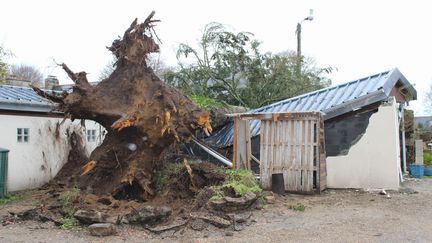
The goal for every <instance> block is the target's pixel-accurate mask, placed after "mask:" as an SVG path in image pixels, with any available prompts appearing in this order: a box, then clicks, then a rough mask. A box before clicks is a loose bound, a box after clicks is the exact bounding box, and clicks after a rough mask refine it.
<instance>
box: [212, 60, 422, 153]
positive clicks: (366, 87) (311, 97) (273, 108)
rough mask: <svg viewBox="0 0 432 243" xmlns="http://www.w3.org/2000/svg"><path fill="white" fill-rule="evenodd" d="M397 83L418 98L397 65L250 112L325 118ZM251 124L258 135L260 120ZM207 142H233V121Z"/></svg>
mask: <svg viewBox="0 0 432 243" xmlns="http://www.w3.org/2000/svg"><path fill="white" fill-rule="evenodd" d="M395 86H396V87H397V88H398V89H399V91H400V92H401V93H402V94H403V95H404V96H405V98H406V100H415V99H417V91H416V90H415V89H414V87H413V86H412V85H411V84H410V83H409V82H408V80H407V79H406V78H405V76H403V74H402V73H401V72H400V71H399V70H398V69H397V68H394V69H392V70H390V71H386V72H382V73H378V74H375V75H372V76H369V77H365V78H361V79H358V80H354V81H351V82H348V83H343V84H339V85H336V86H332V87H328V88H324V89H320V90H317V91H313V92H310V93H307V94H303V95H300V96H296V97H293V98H289V99H286V100H282V101H279V102H276V103H273V104H270V105H267V106H264V107H261V108H257V109H254V110H251V111H249V112H247V114H255V113H271V112H302V111H321V112H323V113H324V119H325V120H327V119H331V118H334V117H337V116H340V115H343V114H345V113H348V112H351V111H354V110H358V109H360V108H362V107H364V106H367V105H370V104H373V103H376V102H380V101H384V100H387V99H388V97H389V96H390V93H391V91H392V89H393V87H395ZM250 125H251V126H250V130H251V136H252V137H255V136H257V135H259V129H260V121H258V120H252V121H251V122H250ZM206 142H208V143H210V144H213V145H216V146H218V147H227V146H231V145H232V143H233V122H230V123H229V124H227V125H226V126H225V127H224V128H222V129H221V130H219V131H218V132H216V133H215V134H214V135H212V136H211V137H209V138H207V139H206Z"/></svg>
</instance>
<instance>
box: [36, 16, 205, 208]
mask: <svg viewBox="0 0 432 243" xmlns="http://www.w3.org/2000/svg"><path fill="white" fill-rule="evenodd" d="M153 16H154V12H152V13H151V14H150V15H149V16H148V17H147V19H146V20H145V21H144V22H143V23H137V19H135V20H134V21H133V22H132V24H131V26H130V27H129V28H128V29H127V30H126V31H125V33H124V35H123V37H122V38H120V39H117V40H114V42H113V43H112V45H111V46H110V47H108V49H109V50H110V51H111V52H112V53H113V54H114V56H115V57H116V59H117V60H116V63H115V70H114V71H113V73H112V74H111V75H110V76H109V77H108V78H107V79H105V80H103V81H101V82H100V83H99V84H97V85H96V86H92V85H90V84H89V82H88V80H87V78H86V73H85V72H79V73H74V72H73V71H71V69H69V67H68V66H66V64H61V66H62V68H63V69H64V70H65V71H66V73H67V74H68V75H69V77H70V78H71V79H72V80H73V81H74V82H75V85H74V88H73V92H72V93H69V94H68V93H63V94H62V95H61V96H58V95H54V94H51V93H47V92H44V91H42V90H40V89H38V88H36V87H34V88H33V89H34V90H35V91H36V92H37V93H38V94H39V95H42V96H44V97H46V98H48V99H50V100H52V101H54V102H56V103H58V104H59V108H60V110H62V111H63V112H64V114H65V118H69V119H72V120H73V119H90V120H94V121H96V122H98V123H100V124H101V125H102V126H104V127H105V129H106V130H107V134H106V136H105V139H104V141H103V143H102V144H101V145H100V146H99V147H97V148H96V149H95V150H94V151H93V152H92V154H91V155H90V161H88V162H87V161H86V162H87V163H85V165H84V166H82V167H78V168H76V169H75V170H74V171H71V172H70V173H71V176H75V177H76V179H77V183H78V186H79V187H80V188H85V189H86V190H88V191H89V192H91V193H96V194H107V193H110V194H111V195H113V196H114V197H115V198H118V199H128V198H130V199H138V200H145V199H146V198H148V197H149V196H151V195H153V194H154V190H153V189H152V185H151V183H152V175H153V173H154V171H155V170H156V169H157V168H158V164H159V157H160V156H161V154H162V152H163V151H164V150H165V149H166V148H168V147H169V146H170V145H171V144H173V143H174V142H175V141H179V142H184V141H188V140H189V139H191V137H192V132H193V131H194V130H195V129H198V128H202V129H204V131H205V132H206V133H208V132H211V126H210V119H209V115H208V113H206V112H204V111H202V110H200V109H199V108H198V107H197V106H195V105H194V104H193V103H192V102H191V101H190V100H189V99H188V98H187V97H186V96H185V95H183V94H182V93H181V92H180V91H178V90H177V89H175V88H173V87H171V86H168V85H167V84H165V83H164V82H162V81H161V80H160V79H159V78H158V77H157V76H156V75H155V74H154V72H153V70H152V69H151V68H150V67H148V65H147V63H146V60H147V59H146V58H147V56H148V54H149V53H152V52H157V51H158V50H159V46H158V45H157V43H156V42H155V40H154V38H153V36H154V35H155V34H154V30H153V27H154V24H155V23H156V22H158V20H153ZM155 37H156V38H157V36H155Z"/></svg>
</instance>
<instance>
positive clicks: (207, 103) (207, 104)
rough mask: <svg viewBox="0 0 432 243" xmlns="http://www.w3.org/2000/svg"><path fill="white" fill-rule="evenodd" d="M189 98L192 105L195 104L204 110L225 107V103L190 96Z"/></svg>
mask: <svg viewBox="0 0 432 243" xmlns="http://www.w3.org/2000/svg"><path fill="white" fill-rule="evenodd" d="M189 98H190V99H191V100H192V102H193V103H195V105H197V106H198V107H200V108H202V109H206V110H207V109H209V108H213V107H216V108H218V107H224V106H226V103H224V102H222V101H219V100H215V99H212V98H209V97H204V96H199V95H190V96H189Z"/></svg>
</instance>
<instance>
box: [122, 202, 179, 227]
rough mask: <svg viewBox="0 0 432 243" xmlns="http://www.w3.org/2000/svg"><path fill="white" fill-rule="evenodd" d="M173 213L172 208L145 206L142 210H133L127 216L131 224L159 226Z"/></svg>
mask: <svg viewBox="0 0 432 243" xmlns="http://www.w3.org/2000/svg"><path fill="white" fill-rule="evenodd" d="M171 213H172V210H171V208H170V207H166V206H162V207H154V206H145V207H143V208H141V209H140V210H133V211H132V212H131V213H129V214H127V215H126V219H127V221H128V222H129V223H130V224H150V225H152V224H157V223H161V222H164V221H165V220H166V219H167V218H168V217H169V216H170V215H171Z"/></svg>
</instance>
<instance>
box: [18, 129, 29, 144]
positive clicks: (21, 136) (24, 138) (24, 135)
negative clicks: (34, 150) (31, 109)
mask: <svg viewBox="0 0 432 243" xmlns="http://www.w3.org/2000/svg"><path fill="white" fill-rule="evenodd" d="M17 141H18V143H28V141H29V129H28V128H17Z"/></svg>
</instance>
